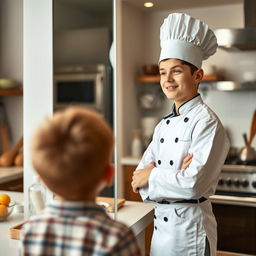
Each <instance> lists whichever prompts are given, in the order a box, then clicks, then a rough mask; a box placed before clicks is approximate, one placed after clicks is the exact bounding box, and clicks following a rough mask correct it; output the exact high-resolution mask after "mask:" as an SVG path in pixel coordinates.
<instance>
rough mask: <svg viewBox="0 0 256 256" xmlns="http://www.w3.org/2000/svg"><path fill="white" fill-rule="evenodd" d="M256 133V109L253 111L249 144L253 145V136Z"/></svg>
mask: <svg viewBox="0 0 256 256" xmlns="http://www.w3.org/2000/svg"><path fill="white" fill-rule="evenodd" d="M255 134H256V110H255V111H254V113H253V117H252V123H251V130H250V137H249V140H248V144H249V145H251V144H252V141H253V138H254V136H255Z"/></svg>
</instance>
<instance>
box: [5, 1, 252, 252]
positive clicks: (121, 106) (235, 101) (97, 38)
mask: <svg viewBox="0 0 256 256" xmlns="http://www.w3.org/2000/svg"><path fill="white" fill-rule="evenodd" d="M245 1H246V3H248V4H252V6H251V7H249V11H250V10H251V11H252V12H254V13H256V7H255V5H256V3H255V2H256V1H254V0H245ZM245 1H244V0H215V1H212V0H193V1H192V0H182V1H180V0H155V1H154V6H153V7H151V8H148V7H145V6H144V2H145V1H143V0H117V1H115V2H116V8H117V9H116V15H117V17H116V18H117V24H116V27H115V29H116V35H117V41H116V44H117V53H118V54H117V58H116V61H117V65H116V67H115V72H114V71H113V68H112V67H111V64H110V60H109V52H110V48H111V44H112V41H113V34H114V29H113V2H112V0H86V1H85V0H55V1H53V3H54V31H53V39H54V40H53V45H54V53H53V55H54V73H55V75H54V81H53V91H54V99H53V102H54V110H56V111H57V110H58V108H62V107H63V106H66V105H69V104H74V103H75V104H83V105H85V106H88V107H92V108H95V109H96V110H97V111H99V112H100V113H101V114H102V115H103V116H104V117H105V118H106V119H107V121H108V122H109V123H110V124H111V125H113V105H114V104H113V77H114V74H115V73H116V74H117V85H116V86H117V89H118V90H117V105H116V106H117V109H118V111H117V124H118V128H117V136H118V137H117V147H118V161H119V163H118V166H117V168H118V173H119V178H118V194H119V196H120V197H122V196H123V197H125V198H126V199H127V200H140V198H139V196H138V195H137V194H134V193H133V192H132V191H131V187H130V182H131V175H132V172H133V171H134V169H135V168H136V166H137V164H138V162H139V157H140V154H141V152H142V151H143V149H144V148H145V147H146V145H147V143H148V142H149V140H150V137H151V135H152V133H153V129H154V126H155V124H156V123H157V122H158V121H159V120H160V119H161V118H162V117H163V116H165V115H166V114H168V113H169V112H170V109H171V106H172V102H168V101H167V100H166V99H165V98H164V96H163V94H162V93H161V90H160V86H159V76H158V75H157V69H155V65H157V62H158V57H159V52H160V46H159V28H160V26H161V24H162V22H163V19H164V18H165V17H166V16H167V15H168V14H169V13H170V12H185V13H188V14H190V15H192V16H194V17H195V18H199V19H202V20H204V21H205V22H206V23H208V24H209V26H210V27H211V28H212V29H214V30H216V32H217V29H221V28H226V29H233V28H240V29H242V28H245V27H247V26H250V27H252V28H255V29H256V23H254V22H252V23H248V24H247V22H245V20H247V18H249V20H250V17H252V16H255V15H251V14H250V13H249V11H248V9H247V10H244V7H245ZM22 30H23V1H22V0H1V1H0V87H1V86H2V88H0V105H1V106H3V108H2V107H1V110H2V109H4V110H3V111H0V113H1V116H0V128H1V127H2V126H4V127H5V128H6V127H7V128H8V134H7V135H8V143H9V144H10V147H13V146H14V145H15V144H16V143H17V141H18V139H19V138H20V137H21V136H22V135H23V97H22V84H23V31H22ZM253 31H254V30H252V32H251V38H253V37H254V36H255V35H256V33H255V32H253ZM223 38H224V37H223V36H220V37H219V38H218V41H219V40H221V39H223ZM248 42H249V41H248V40H246V43H248ZM227 46H230V45H228V44H227ZM240 48H247V49H246V50H241V49H236V47H233V48H232V49H223V48H218V50H217V53H216V54H215V55H214V56H212V57H211V58H210V59H209V60H207V61H205V63H204V64H203V68H204V70H205V77H204V81H203V82H202V83H201V86H200V93H201V95H202V97H203V99H204V100H205V102H206V103H207V104H208V105H209V106H210V107H211V108H212V109H213V110H214V111H215V112H216V113H217V114H218V116H219V118H220V119H221V121H222V123H223V125H224V126H225V129H226V130H227V132H228V135H229V137H230V141H231V145H232V148H234V149H235V150H234V151H233V152H235V154H238V153H239V150H240V149H241V148H242V147H244V146H245V143H244V140H243V136H242V134H243V133H246V134H247V136H249V132H250V128H251V122H252V117H253V113H254V110H255V109H256V45H254V46H252V45H250V46H249V47H240ZM248 48H249V49H248ZM35 61H36V60H35ZM145 65H147V67H150V65H153V66H151V68H152V69H151V70H145ZM143 67H144V68H143ZM74 78H75V80H74V81H76V82H77V83H76V85H77V86H78V87H76V88H79V90H82V91H83V92H88V93H89V96H88V97H85V98H81V97H79V96H81V95H80V93H79V92H80V91H79V90H70V88H69V86H70V85H71V84H72V83H73V82H74V81H72V79H74ZM1 79H12V80H13V79H14V80H15V83H13V82H12V83H11V84H10V83H9V84H8V86H9V87H10V86H12V88H4V89H3V82H2V81H1ZM223 81H224V83H223ZM96 84H97V85H98V86H95V85H96ZM14 85H15V86H14ZM59 85H60V86H61V85H62V86H63V88H65V90H63V91H61V92H59V91H58V86H59ZM72 86H75V84H74V83H73V85H72ZM96 87H97V88H98V87H100V88H101V89H99V90H96ZM232 88H235V89H232ZM8 89H12V90H11V91H9V90H8ZM71 91H72V94H70V92H71ZM73 92H74V94H73ZM94 94H95V95H96V94H97V95H98V96H97V97H96V96H95V95H94ZM68 96H70V97H71V96H72V97H71V98H70V97H68ZM3 113H6V117H5V115H4V114H3ZM1 131H2V128H1V129H0V137H1V150H2V151H1V153H3V145H2V144H3V139H2V138H3V137H4V135H3V132H1ZM134 138H136V140H137V141H136V143H134ZM140 142H141V143H142V148H141V149H139V147H140ZM252 146H253V147H254V148H255V147H256V139H254V140H253V142H252ZM132 153H133V155H136V157H131V156H132ZM251 163H252V167H250V166H246V167H241V168H242V169H241V168H240V167H239V166H238V165H225V166H224V168H223V172H222V176H221V178H220V182H219V186H218V190H219V191H222V194H223V195H224V194H227V193H230V194H232V195H234V193H236V195H239V196H238V197H236V199H234V198H232V200H231V199H230V198H224V197H223V198H222V199H220V198H219V197H218V196H216V198H214V199H213V202H215V208H214V211H215V213H216V214H217V215H218V216H220V217H221V218H220V219H219V223H222V225H223V226H224V227H226V228H225V229H221V233H220V234H219V235H220V241H231V242H232V245H230V244H224V245H222V244H221V245H220V246H221V247H220V248H221V249H225V250H229V251H236V252H244V253H251V254H255V255H256V245H255V237H256V234H255V230H256V229H255V219H256V212H255V209H256V208H255V202H254V201H255V198H256V192H255V190H256V177H255V175H256V169H255V166H256V161H252V162H251ZM231 167H232V168H231ZM241 170H242V171H241ZM227 171H228V172H227ZM233 172H234V173H235V176H234V178H233V176H232V175H233V174H232V173H233ZM238 173H239V175H238ZM0 174H1V175H0V189H3V190H17V191H23V178H22V177H23V175H22V174H23V169H22V167H19V168H18V169H17V168H16V169H15V168H12V167H10V168H9V169H8V170H7V169H6V168H3V167H1V168H0ZM247 174H248V175H249V174H251V176H250V177H249V176H248V175H247ZM7 176H8V177H7ZM3 177H4V178H3ZM1 179H3V180H1ZM223 184H224V185H223ZM223 191H224V192H223ZM112 192H113V191H112ZM241 193H242V194H243V195H245V196H247V197H249V199H250V200H249V199H248V198H247V200H246V199H245V198H243V199H242V197H241V196H240V194H241ZM251 197H252V198H254V201H253V202H252V200H251ZM214 200H215V201H214ZM216 200H217V201H216ZM218 200H221V202H220V203H219V201H218ZM224 201H225V203H223V202H224ZM223 205H224V206H223ZM229 205H230V207H229ZM237 206H238V207H237ZM241 206H243V207H241ZM234 207H235V208H234ZM234 212H235V213H237V214H234ZM230 216H232V218H231V217H230ZM241 216H243V218H241ZM235 224H237V225H238V226H237V229H235V228H234V227H235ZM234 230H238V231H239V232H238V233H235V232H234ZM248 232H249V235H248ZM148 234H149V235H150V234H151V231H149V232H148ZM232 234H233V236H231V235H232ZM241 237H244V238H246V239H244V240H243V241H242V240H241V243H240V242H239V239H240V238H241ZM230 238H232V239H230ZM147 240H148V241H149V240H150V239H147ZM241 244H242V245H241ZM236 245H237V248H234V247H235V246H236Z"/></svg>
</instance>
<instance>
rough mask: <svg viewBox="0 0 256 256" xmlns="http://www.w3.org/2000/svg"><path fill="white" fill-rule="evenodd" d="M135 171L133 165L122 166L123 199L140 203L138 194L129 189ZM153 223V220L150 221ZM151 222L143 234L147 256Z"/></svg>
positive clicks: (151, 231)
mask: <svg viewBox="0 0 256 256" xmlns="http://www.w3.org/2000/svg"><path fill="white" fill-rule="evenodd" d="M135 169H136V166H135V165H124V172H125V174H124V197H125V199H126V200H129V201H140V202H141V201H142V200H141V197H140V195H139V194H138V193H134V192H133V190H132V187H131V182H132V174H133V172H134V170H135ZM152 221H153V220H152ZM153 227H154V226H153V222H152V223H151V224H150V225H149V226H148V227H147V228H146V231H145V234H146V237H145V242H146V255H149V252H150V244H151V237H152V234H153Z"/></svg>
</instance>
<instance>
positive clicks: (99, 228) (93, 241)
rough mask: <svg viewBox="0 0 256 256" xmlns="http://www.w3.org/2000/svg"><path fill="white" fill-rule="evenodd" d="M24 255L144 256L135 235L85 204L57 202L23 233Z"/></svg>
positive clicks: (22, 250) (34, 218)
mask: <svg viewBox="0 0 256 256" xmlns="http://www.w3.org/2000/svg"><path fill="white" fill-rule="evenodd" d="M20 254H21V255H25V256H26V255H30V256H37V255H41V256H42V255H43V256H57V255H61V256H64V255H70V256H78V255H79V256H81V255H83V256H84V255H94V256H96V255H97V256H103V255H104V256H105V255H113V256H114V255H120V256H121V255H122V256H124V255H134V256H139V255H141V253H140V249H139V247H138V244H137V241H136V238H135V236H134V234H133V232H132V231H131V230H130V229H129V228H128V227H127V226H126V225H124V224H122V223H120V222H117V221H115V220H113V219H111V218H110V217H109V216H108V215H107V214H106V213H105V210H104V209H102V208H100V207H98V206H97V205H95V204H92V203H91V204H89V203H86V202H82V201H57V200H56V201H53V202H52V203H51V204H50V205H49V206H48V207H47V208H46V209H45V210H44V211H43V212H42V213H41V214H39V215H35V216H33V217H32V218H30V220H29V221H28V222H27V223H26V224H25V225H24V227H23V229H22V232H21V246H20Z"/></svg>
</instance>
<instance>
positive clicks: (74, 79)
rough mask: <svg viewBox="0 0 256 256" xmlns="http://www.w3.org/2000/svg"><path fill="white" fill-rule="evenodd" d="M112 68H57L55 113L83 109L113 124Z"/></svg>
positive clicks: (90, 66) (103, 66) (97, 66)
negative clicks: (72, 107)
mask: <svg viewBox="0 0 256 256" xmlns="http://www.w3.org/2000/svg"><path fill="white" fill-rule="evenodd" d="M111 74H112V73H111V67H110V66H107V65H102V64H98V65H82V66H65V67H57V68H55V71H54V92H53V97H54V100H53V102H54V110H55V111H56V110H59V109H63V108H65V107H67V106H70V105H81V106H84V107H87V108H90V109H93V110H95V111H97V112H99V113H100V114H102V115H103V116H104V117H105V119H106V120H107V121H109V123H110V124H111V122H112V112H113V111H112V107H113V106H112V86H111V85H112V83H111V80H112V79H111Z"/></svg>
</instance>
